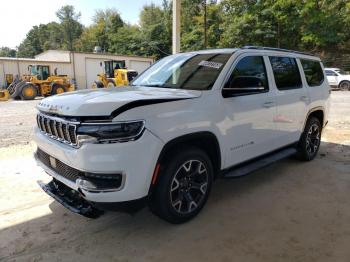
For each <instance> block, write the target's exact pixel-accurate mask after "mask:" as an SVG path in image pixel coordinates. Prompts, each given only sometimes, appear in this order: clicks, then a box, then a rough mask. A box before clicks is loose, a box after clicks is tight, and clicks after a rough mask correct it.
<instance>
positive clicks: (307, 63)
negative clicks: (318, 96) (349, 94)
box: [300, 59, 324, 86]
mask: <svg viewBox="0 0 350 262" xmlns="http://www.w3.org/2000/svg"><path fill="white" fill-rule="evenodd" d="M300 62H301V65H302V66H303V70H304V74H305V78H306V82H307V84H308V85H309V86H319V85H321V84H322V83H323V80H324V76H323V70H322V67H321V64H320V62H318V61H313V60H306V59H300Z"/></svg>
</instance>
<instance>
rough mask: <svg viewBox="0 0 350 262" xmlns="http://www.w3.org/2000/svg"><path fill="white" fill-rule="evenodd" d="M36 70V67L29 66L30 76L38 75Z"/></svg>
mask: <svg viewBox="0 0 350 262" xmlns="http://www.w3.org/2000/svg"><path fill="white" fill-rule="evenodd" d="M38 74H39V72H38V68H37V67H36V66H30V75H32V76H35V75H38Z"/></svg>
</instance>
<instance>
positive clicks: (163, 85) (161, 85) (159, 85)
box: [140, 84, 175, 88]
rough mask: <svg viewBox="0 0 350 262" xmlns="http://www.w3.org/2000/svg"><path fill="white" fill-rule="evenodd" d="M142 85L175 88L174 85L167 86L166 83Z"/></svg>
mask: <svg viewBox="0 0 350 262" xmlns="http://www.w3.org/2000/svg"><path fill="white" fill-rule="evenodd" d="M140 86H146V87H162V88H175V87H172V86H167V85H165V84H152V85H151V84H150V85H140Z"/></svg>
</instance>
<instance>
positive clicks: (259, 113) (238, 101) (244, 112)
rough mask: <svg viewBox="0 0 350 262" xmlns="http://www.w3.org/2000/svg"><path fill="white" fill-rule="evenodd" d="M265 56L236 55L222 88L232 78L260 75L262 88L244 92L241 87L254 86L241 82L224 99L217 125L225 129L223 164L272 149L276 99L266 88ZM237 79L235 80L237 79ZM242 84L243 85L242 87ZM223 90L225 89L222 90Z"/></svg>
mask: <svg viewBox="0 0 350 262" xmlns="http://www.w3.org/2000/svg"><path fill="white" fill-rule="evenodd" d="M266 61H267V57H263V56H262V55H261V54H257V55H252V54H249V55H247V54H245V55H242V56H240V57H238V58H237V60H236V62H235V64H234V66H233V71H232V72H231V73H230V76H229V79H228V81H227V82H226V85H225V88H228V86H229V83H235V79H243V78H245V79H247V82H248V81H249V78H259V79H260V80H261V82H262V86H263V87H264V88H263V89H260V90H257V91H253V92H251V91H249V92H247V91H245V90H244V88H245V87H247V89H249V88H254V85H252V86H251V87H250V86H249V84H247V85H245V84H244V83H241V85H239V86H238V87H237V88H236V86H235V85H233V84H231V85H230V86H229V88H232V89H235V88H236V90H235V91H234V92H235V95H234V96H232V97H226V98H224V99H223V106H224V108H225V116H226V117H225V119H224V120H223V121H222V123H220V124H219V127H220V128H221V129H225V132H224V133H225V134H226V135H225V141H224V143H225V145H226V151H227V152H228V153H227V154H226V161H225V162H226V167H229V166H232V165H235V164H238V163H241V162H243V161H246V160H249V159H252V158H254V157H257V156H260V155H262V154H264V153H267V152H270V151H272V150H274V149H275V144H274V139H275V123H274V122H273V119H274V116H275V113H276V102H275V97H274V90H271V88H270V87H269V80H268V74H267V70H266ZM236 82H237V81H236ZM242 86H244V87H243V88H242ZM225 91H226V90H225Z"/></svg>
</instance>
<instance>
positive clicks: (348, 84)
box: [325, 68, 350, 91]
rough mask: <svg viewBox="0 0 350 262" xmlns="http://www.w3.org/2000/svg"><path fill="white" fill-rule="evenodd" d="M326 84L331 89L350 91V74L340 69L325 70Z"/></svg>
mask: <svg viewBox="0 0 350 262" xmlns="http://www.w3.org/2000/svg"><path fill="white" fill-rule="evenodd" d="M325 72H326V76H327V80H328V83H329V85H330V86H331V87H333V88H339V89H340V90H342V91H350V74H348V73H346V72H345V71H343V70H341V69H340V68H325Z"/></svg>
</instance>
